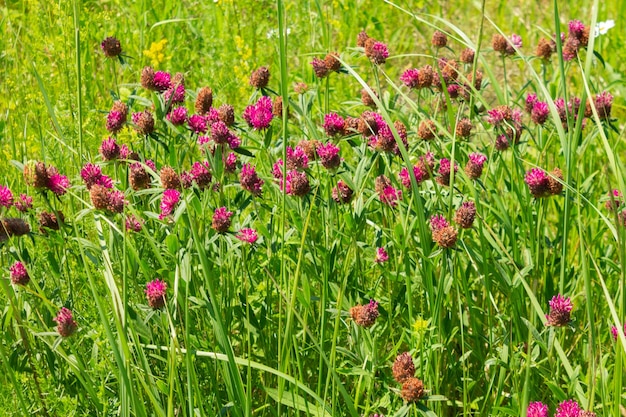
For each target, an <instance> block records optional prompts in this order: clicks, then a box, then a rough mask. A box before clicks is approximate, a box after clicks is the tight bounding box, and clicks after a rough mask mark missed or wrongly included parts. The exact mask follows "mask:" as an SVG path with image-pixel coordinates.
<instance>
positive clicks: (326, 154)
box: [317, 142, 341, 170]
mask: <svg viewBox="0 0 626 417" xmlns="http://www.w3.org/2000/svg"><path fill="white" fill-rule="evenodd" d="M317 155H318V156H319V157H320V162H321V163H322V166H323V167H324V168H326V169H331V170H332V169H335V168H337V167H339V165H340V164H341V158H340V157H339V146H337V145H335V144H333V143H331V142H328V143H326V144H324V145H319V146H318V147H317Z"/></svg>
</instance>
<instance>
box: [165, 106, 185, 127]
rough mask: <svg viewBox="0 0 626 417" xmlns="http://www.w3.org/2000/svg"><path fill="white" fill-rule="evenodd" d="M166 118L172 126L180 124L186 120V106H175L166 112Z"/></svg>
mask: <svg viewBox="0 0 626 417" xmlns="http://www.w3.org/2000/svg"><path fill="white" fill-rule="evenodd" d="M166 118H167V120H169V121H170V123H171V124H173V125H174V126H182V125H184V124H185V122H186V121H187V108H186V107H183V106H180V107H175V108H174V109H172V111H170V112H169V113H168V114H167V116H166Z"/></svg>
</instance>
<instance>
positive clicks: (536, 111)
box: [530, 101, 550, 125]
mask: <svg viewBox="0 0 626 417" xmlns="http://www.w3.org/2000/svg"><path fill="white" fill-rule="evenodd" d="M549 114H550V109H549V108H548V103H544V102H543V101H537V102H535V104H533V109H532V112H531V113H530V118H531V119H532V121H533V122H535V123H536V124H538V125H542V124H544V123H545V122H546V120H548V115H549Z"/></svg>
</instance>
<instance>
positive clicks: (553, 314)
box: [546, 294, 573, 327]
mask: <svg viewBox="0 0 626 417" xmlns="http://www.w3.org/2000/svg"><path fill="white" fill-rule="evenodd" d="M572 308H573V305H572V300H571V299H569V298H564V297H563V296H562V295H561V294H558V295H555V296H554V297H552V300H550V313H548V314H546V319H547V323H546V325H547V326H554V327H563V326H566V325H567V324H568V323H569V322H570V320H571V319H570V314H571V312H572Z"/></svg>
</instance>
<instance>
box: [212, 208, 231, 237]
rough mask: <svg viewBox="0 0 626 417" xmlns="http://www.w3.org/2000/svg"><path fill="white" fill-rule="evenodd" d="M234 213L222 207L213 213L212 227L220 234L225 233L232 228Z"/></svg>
mask: <svg viewBox="0 0 626 417" xmlns="http://www.w3.org/2000/svg"><path fill="white" fill-rule="evenodd" d="M232 215H233V212H232V211H228V209H226V207H220V208H217V209H215V212H214V213H213V220H212V221H211V227H212V228H213V229H214V230H215V231H216V232H218V233H224V232H226V231H227V230H228V228H229V227H230V218H231V217H232Z"/></svg>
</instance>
